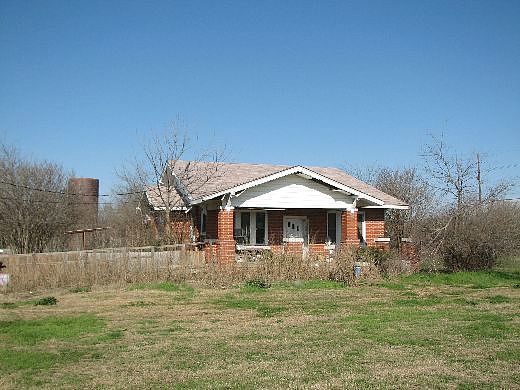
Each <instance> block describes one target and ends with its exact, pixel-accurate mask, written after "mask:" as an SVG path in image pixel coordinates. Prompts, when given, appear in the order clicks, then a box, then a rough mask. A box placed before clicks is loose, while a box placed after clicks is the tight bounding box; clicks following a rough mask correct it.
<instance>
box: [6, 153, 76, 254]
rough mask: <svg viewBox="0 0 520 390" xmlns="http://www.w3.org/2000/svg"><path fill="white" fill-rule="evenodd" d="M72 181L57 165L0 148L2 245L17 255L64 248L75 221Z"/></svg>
mask: <svg viewBox="0 0 520 390" xmlns="http://www.w3.org/2000/svg"><path fill="white" fill-rule="evenodd" d="M69 177H70V174H67V173H65V172H64V170H63V168H62V167H61V166H59V165H57V164H54V163H51V162H48V161H41V162H34V161H29V160H26V159H23V158H22V157H21V156H20V154H19V152H18V151H17V150H16V149H15V148H12V147H9V146H6V145H0V241H1V243H0V245H2V246H7V247H10V248H12V249H13V250H14V251H16V252H18V253H30V252H41V251H44V250H49V249H59V248H63V247H64V245H65V240H66V238H65V235H64V232H65V231H66V230H67V229H68V228H70V226H72V223H73V220H74V214H73V208H72V205H71V200H70V197H69V196H68V195H67V193H66V188H67V181H68V179H69Z"/></svg>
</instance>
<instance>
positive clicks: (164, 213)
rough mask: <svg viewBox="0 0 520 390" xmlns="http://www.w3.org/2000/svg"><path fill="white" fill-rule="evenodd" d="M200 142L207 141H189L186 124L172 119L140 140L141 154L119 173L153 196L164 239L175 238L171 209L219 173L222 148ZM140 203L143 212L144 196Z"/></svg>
mask: <svg viewBox="0 0 520 390" xmlns="http://www.w3.org/2000/svg"><path fill="white" fill-rule="evenodd" d="M203 143H204V144H205V145H208V144H209V143H207V141H205V142H197V140H194V141H192V140H191V139H190V137H189V136H188V130H187V129H186V128H185V126H183V125H182V124H179V122H174V123H173V124H172V125H171V126H170V128H169V129H167V130H166V131H164V132H162V133H159V134H158V133H151V134H150V136H149V137H148V139H147V140H146V141H145V142H144V143H143V146H142V157H140V158H135V159H134V161H133V163H132V164H131V166H130V167H129V168H128V167H127V168H125V169H123V170H122V171H120V172H118V174H119V177H120V178H121V179H122V181H123V182H124V183H125V185H126V188H127V189H130V190H135V191H139V189H140V190H141V191H142V190H146V191H147V192H148V196H152V197H153V198H154V199H155V203H156V208H158V209H160V217H161V219H162V221H163V225H164V233H163V240H164V241H165V242H171V241H172V240H174V237H172V234H171V222H172V221H171V215H172V211H173V210H175V209H177V208H179V207H181V206H184V205H185V204H186V203H187V202H188V201H189V200H190V196H192V195H193V194H195V195H196V194H197V193H198V192H199V191H200V190H201V189H202V188H203V187H204V186H205V185H207V184H208V183H209V182H210V181H212V180H214V179H215V178H216V177H217V176H219V175H221V174H222V172H221V170H222V166H221V162H222V161H223V160H224V158H225V156H226V150H225V148H217V147H213V146H208V147H205V148H204V147H203V148H201V147H199V146H200V145H201V144H203ZM186 160H189V162H188V161H186ZM208 162H209V164H208ZM140 204H141V208H142V210H143V211H146V206H147V201H146V199H141V202H140Z"/></svg>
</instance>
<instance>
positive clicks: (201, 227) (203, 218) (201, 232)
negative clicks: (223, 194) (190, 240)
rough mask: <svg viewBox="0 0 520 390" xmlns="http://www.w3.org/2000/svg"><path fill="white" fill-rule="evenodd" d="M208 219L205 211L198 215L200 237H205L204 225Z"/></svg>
mask: <svg viewBox="0 0 520 390" xmlns="http://www.w3.org/2000/svg"><path fill="white" fill-rule="evenodd" d="M207 219H208V213H207V211H206V210H205V209H202V211H201V214H200V235H201V236H202V237H206V224H207Z"/></svg>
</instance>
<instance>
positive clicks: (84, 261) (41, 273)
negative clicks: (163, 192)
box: [0, 245, 204, 292]
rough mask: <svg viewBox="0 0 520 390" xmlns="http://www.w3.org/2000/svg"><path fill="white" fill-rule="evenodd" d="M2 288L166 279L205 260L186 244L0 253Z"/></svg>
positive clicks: (198, 266) (200, 265) (195, 266)
mask: <svg viewBox="0 0 520 390" xmlns="http://www.w3.org/2000/svg"><path fill="white" fill-rule="evenodd" d="M0 261H2V263H3V264H4V265H5V266H6V268H5V269H3V271H2V272H3V273H4V274H8V275H9V283H8V284H6V285H4V286H0V287H2V289H3V290H4V291H5V292H16V291H30V290H37V289H48V288H61V287H81V286H92V285H105V284H111V283H133V282H147V281H156V280H165V279H167V278H169V277H170V276H171V275H174V274H176V273H178V272H179V270H182V271H183V272H190V270H196V269H198V268H200V267H202V265H203V264H204V252H200V251H197V250H195V249H194V247H193V246H189V245H170V246H164V247H139V248H110V249H98V250H88V251H71V252H53V253H33V254H25V255H1V256H0Z"/></svg>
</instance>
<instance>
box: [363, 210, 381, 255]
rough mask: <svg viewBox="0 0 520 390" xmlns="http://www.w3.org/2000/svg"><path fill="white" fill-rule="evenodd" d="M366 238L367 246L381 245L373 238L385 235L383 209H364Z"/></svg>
mask: <svg viewBox="0 0 520 390" xmlns="http://www.w3.org/2000/svg"><path fill="white" fill-rule="evenodd" d="M365 226H366V235H367V237H366V240H367V245H368V246H379V247H380V246H381V245H383V244H382V243H376V242H375V240H376V239H377V238H380V237H384V236H385V211H384V210H383V209H365ZM383 246H384V245H383Z"/></svg>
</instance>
